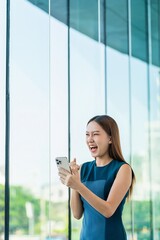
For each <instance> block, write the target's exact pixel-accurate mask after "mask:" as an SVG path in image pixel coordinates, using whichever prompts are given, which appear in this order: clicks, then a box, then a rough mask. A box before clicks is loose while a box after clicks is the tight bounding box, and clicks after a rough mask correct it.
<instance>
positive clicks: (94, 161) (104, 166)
mask: <svg viewBox="0 0 160 240" xmlns="http://www.w3.org/2000/svg"><path fill="white" fill-rule="evenodd" d="M113 161H114V160H113V159H112V160H111V161H110V162H109V163H107V164H105V165H103V166H97V164H96V160H94V164H95V166H96V167H97V168H104V167H107V166H109V165H110V164H111V163H112V162H113Z"/></svg>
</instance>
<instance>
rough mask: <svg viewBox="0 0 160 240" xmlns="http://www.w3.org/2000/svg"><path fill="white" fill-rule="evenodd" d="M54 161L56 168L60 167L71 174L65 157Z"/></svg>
mask: <svg viewBox="0 0 160 240" xmlns="http://www.w3.org/2000/svg"><path fill="white" fill-rule="evenodd" d="M55 160H56V164H57V167H62V168H64V169H66V170H67V171H69V172H71V170H70V167H69V163H68V160H67V157H56V159H55Z"/></svg>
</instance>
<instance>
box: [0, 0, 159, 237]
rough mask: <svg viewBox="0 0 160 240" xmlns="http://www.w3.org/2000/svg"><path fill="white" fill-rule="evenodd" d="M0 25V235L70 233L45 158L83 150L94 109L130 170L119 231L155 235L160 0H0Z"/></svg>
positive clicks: (65, 204) (72, 228)
mask: <svg viewBox="0 0 160 240" xmlns="http://www.w3.org/2000/svg"><path fill="white" fill-rule="evenodd" d="M0 33H1V34H0V52H1V54H0V79H1V84H0V149H1V151H0V240H2V239H5V240H7V239H11V240H17V239H28V240H33V239H34V240H42V239H43V240H44V239H45V240H49V239H50V240H51V239H56V237H59V238H58V239H69V240H71V239H72V240H78V239H79V232H80V227H81V220H80V221H77V220H74V219H73V217H72V214H71V212H70V208H69V191H68V189H66V188H65V187H63V186H61V183H60V181H59V178H58V174H57V168H56V164H55V161H54V159H55V157H57V156H67V157H68V158H69V159H70V160H71V159H73V158H74V157H76V158H77V162H78V163H79V164H82V163H83V162H85V161H89V160H92V158H91V156H90V154H89V152H88V149H87V147H86V144H85V127H86V123H87V121H88V120H89V119H90V118H91V117H93V116H94V115H99V114H108V115H110V116H112V117H113V118H114V119H115V120H116V121H117V123H118V125H119V129H120V137H121V142H122V151H123V154H124V157H125V159H126V161H127V162H128V163H130V164H131V165H132V167H133V170H134V172H135V175H136V185H135V188H134V193H133V197H132V200H131V201H130V202H128V203H126V206H125V209H124V216H123V221H124V225H125V228H126V231H127V236H128V240H160V175H159V171H160V166H159V162H160V1H159V0H118V1H116V0H87V1H86V0H61V1H60V0H39V1H34V0H10V1H9V0H8V1H0Z"/></svg>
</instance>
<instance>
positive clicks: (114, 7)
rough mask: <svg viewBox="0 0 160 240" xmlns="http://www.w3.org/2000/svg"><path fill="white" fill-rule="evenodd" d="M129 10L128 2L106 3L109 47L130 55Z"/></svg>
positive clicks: (111, 1) (124, 0) (109, 0)
mask: <svg viewBox="0 0 160 240" xmlns="http://www.w3.org/2000/svg"><path fill="white" fill-rule="evenodd" d="M127 8H128V5H127V0H119V1H116V0H107V1H106V40H107V45H108V46H110V47H112V48H114V49H116V50H118V51H120V52H123V53H128V13H127V10H128V9H127Z"/></svg>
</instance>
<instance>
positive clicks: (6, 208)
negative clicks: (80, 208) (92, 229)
mask: <svg viewBox="0 0 160 240" xmlns="http://www.w3.org/2000/svg"><path fill="white" fill-rule="evenodd" d="M6 4H7V5H6V6H7V8H6V11H7V12H6V106H5V107H6V126H5V228H4V230H5V240H8V239H9V193H10V192H9V143H10V88H9V70H10V68H9V62H10V61H9V59H10V51H9V50H10V0H7V2H6Z"/></svg>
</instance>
